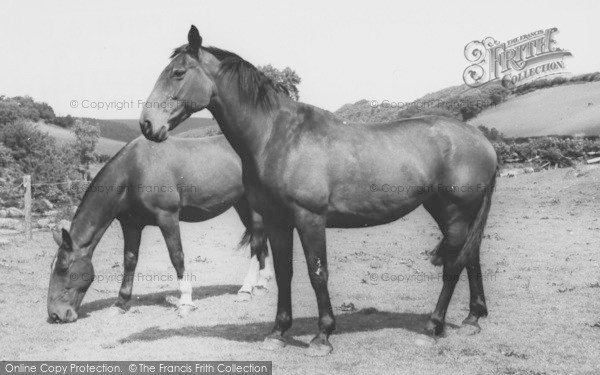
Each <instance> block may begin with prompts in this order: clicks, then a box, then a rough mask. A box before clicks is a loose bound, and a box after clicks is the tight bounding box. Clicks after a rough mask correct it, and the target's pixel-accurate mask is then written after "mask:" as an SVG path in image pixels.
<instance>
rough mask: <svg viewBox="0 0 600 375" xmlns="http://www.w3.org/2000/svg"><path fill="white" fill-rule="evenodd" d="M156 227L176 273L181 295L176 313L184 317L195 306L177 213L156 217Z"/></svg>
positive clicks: (167, 213) (166, 213)
mask: <svg viewBox="0 0 600 375" xmlns="http://www.w3.org/2000/svg"><path fill="white" fill-rule="evenodd" d="M158 226H159V228H160V231H161V232H162V235H163V237H164V238H165V242H166V244H167V249H168V250H169V257H170V258H171V263H172V264H173V267H174V268H175V272H176V273H177V280H178V281H179V291H180V293H181V296H180V298H179V306H178V312H179V315H181V316H184V315H187V314H188V313H189V312H191V311H192V310H193V309H194V308H195V305H194V303H193V302H192V284H191V283H190V277H189V275H187V274H186V272H185V258H184V255H183V247H182V246H181V234H180V231H179V213H178V212H175V213H172V212H165V213H162V214H160V215H158Z"/></svg>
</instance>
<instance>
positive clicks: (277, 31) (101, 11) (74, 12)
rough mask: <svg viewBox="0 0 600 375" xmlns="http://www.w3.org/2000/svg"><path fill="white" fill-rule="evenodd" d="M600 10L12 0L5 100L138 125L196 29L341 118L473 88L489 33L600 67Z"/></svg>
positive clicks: (582, 6)
mask: <svg viewBox="0 0 600 375" xmlns="http://www.w3.org/2000/svg"><path fill="white" fill-rule="evenodd" d="M598 14H600V2H598V1H571V2H564V1H512V0H504V1H493V2H492V1H481V0H480V1H452V2H450V1H410V2H406V1H397V0H396V1H377V0H370V1H339V0H336V1H325V0H320V1H312V0H309V1H293V2H291V1H281V0H280V1H261V0H256V1H227V0H225V1H204V0H200V1H198V0H196V1H173V2H165V1H160V2H159V1H95V2H92V1H85V2H84V1H27V0H25V1H10V0H9V1H3V2H1V3H0V49H1V52H0V95H7V96H16V95H29V96H32V97H33V98H34V99H36V100H38V101H44V102H47V103H48V104H50V105H51V106H52V107H53V108H54V110H55V112H56V113H57V114H58V115H67V114H70V115H72V116H81V117H95V118H102V119H128V118H137V117H139V114H140V112H141V107H139V106H138V102H140V101H144V100H145V99H146V98H147V97H148V95H149V94H150V91H151V90H152V87H153V86H154V83H155V82H156V79H157V78H158V75H159V74H160V72H161V71H162V69H163V68H164V67H165V66H166V65H167V64H168V62H169V55H170V53H171V51H172V49H173V48H175V47H177V46H179V45H182V44H184V43H186V41H187V39H186V38H187V32H188V30H189V27H190V25H191V24H194V25H196V26H197V27H198V29H199V30H200V33H201V35H202V37H203V40H204V42H203V44H204V45H212V46H216V47H219V48H222V49H227V50H230V51H232V52H235V53H237V54H238V55H240V56H242V57H243V58H245V59H246V60H248V61H250V62H251V63H253V64H254V65H265V64H272V65H273V66H274V67H276V68H280V69H282V68H284V67H286V66H289V67H291V68H292V69H294V70H295V71H296V72H297V73H298V74H299V76H300V77H301V79H302V83H301V84H300V86H299V90H300V100H301V101H303V102H306V103H310V104H313V105H316V106H318V107H321V108H325V109H327V110H330V111H335V110H336V109H338V108H339V107H341V106H342V105H343V104H346V103H353V102H356V101H358V100H361V99H368V100H378V101H380V102H381V101H383V100H389V101H396V102H400V101H402V102H408V101H412V100H414V99H417V98H418V97H420V96H422V95H424V94H427V93H430V92H434V91H437V90H439V89H442V88H445V87H448V86H451V85H457V84H461V83H462V73H463V71H464V69H465V68H466V67H467V66H468V65H469V64H468V62H467V60H466V59H465V57H464V48H465V46H466V44H468V43H469V42H471V41H473V40H481V39H483V38H485V37H488V36H492V37H494V38H495V39H497V40H499V41H507V40H509V39H512V38H515V37H518V36H520V35H522V34H527V33H530V32H533V31H535V30H539V29H546V28H550V27H557V28H558V30H559V33H558V34H556V37H555V39H556V42H557V45H558V46H559V47H561V48H564V49H566V50H568V51H570V52H571V53H572V54H573V57H572V58H569V59H567V60H566V70H567V71H569V72H572V73H574V74H580V73H588V72H593V71H599V70H600V48H598V39H597V38H598V37H599V36H600V23H599V22H598ZM131 101H133V105H131ZM100 103H107V104H104V106H107V107H108V106H109V105H110V103H113V104H112V108H101V109H100V108H97V107H98V106H100V105H102V104H100ZM118 103H129V105H128V106H127V108H117V106H118V105H119V104H118ZM200 116H201V117H210V114H209V113H207V112H206V111H203V113H201V114H200Z"/></svg>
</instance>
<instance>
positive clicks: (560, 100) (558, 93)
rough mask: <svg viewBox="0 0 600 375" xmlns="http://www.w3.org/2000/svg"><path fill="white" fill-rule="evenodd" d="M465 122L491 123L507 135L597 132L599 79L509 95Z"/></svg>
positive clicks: (475, 123)
mask: <svg viewBox="0 0 600 375" xmlns="http://www.w3.org/2000/svg"><path fill="white" fill-rule="evenodd" d="M469 123H470V124H472V125H485V126H487V127H488V128H492V127H494V128H496V129H498V130H499V131H501V132H502V133H504V135H505V136H508V137H527V136H539V135H550V134H556V135H573V134H578V133H584V134H585V135H600V82H591V83H585V84H578V85H566V86H559V87H552V88H548V89H543V90H538V91H534V92H531V93H528V94H525V95H521V96H517V97H513V98H510V99H509V100H507V101H506V102H504V103H501V104H499V105H498V106H497V107H495V108H489V109H486V110H485V111H483V112H482V113H481V114H479V116H477V117H475V118H474V119H472V120H470V121H469Z"/></svg>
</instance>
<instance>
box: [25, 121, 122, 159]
mask: <svg viewBox="0 0 600 375" xmlns="http://www.w3.org/2000/svg"><path fill="white" fill-rule="evenodd" d="M36 127H37V128H38V129H40V130H41V131H43V132H46V133H48V135H50V136H51V137H53V138H55V139H56V140H57V141H58V142H59V143H66V142H71V141H74V140H75V135H74V134H73V132H71V131H70V130H67V129H64V128H61V127H59V126H56V125H49V124H43V123H38V124H36ZM123 146H125V142H121V141H115V140H113V139H108V138H102V137H100V139H99V140H98V144H97V145H96V152H97V153H99V154H106V155H114V154H116V153H117V152H118V151H119V150H120V149H121V148H122V147H123Z"/></svg>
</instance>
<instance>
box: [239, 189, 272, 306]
mask: <svg viewBox="0 0 600 375" xmlns="http://www.w3.org/2000/svg"><path fill="white" fill-rule="evenodd" d="M234 208H235V209H236V211H237V212H238V215H239V216H240V219H241V220H242V223H243V224H244V226H245V227H246V234H245V235H244V238H243V240H242V242H241V243H240V245H243V244H244V242H245V241H246V240H247V238H249V241H250V254H251V257H250V267H249V268H248V272H247V273H246V277H245V278H244V284H243V285H242V287H241V288H240V290H239V291H238V293H237V296H236V299H235V300H236V301H238V302H245V301H249V300H250V299H251V298H252V295H254V294H256V295H259V294H264V293H267V292H268V288H267V284H268V282H269V281H270V280H271V279H272V278H273V262H272V259H271V258H270V257H269V256H268V254H269V248H268V246H267V235H266V232H265V227H264V223H263V219H262V216H261V215H260V214H258V213H256V212H254V211H252V209H251V208H250V205H249V203H248V201H247V200H246V198H245V197H243V198H242V199H240V201H239V202H238V203H236V204H235V205H234ZM248 235H249V236H248Z"/></svg>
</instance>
